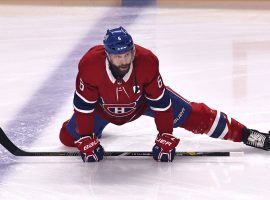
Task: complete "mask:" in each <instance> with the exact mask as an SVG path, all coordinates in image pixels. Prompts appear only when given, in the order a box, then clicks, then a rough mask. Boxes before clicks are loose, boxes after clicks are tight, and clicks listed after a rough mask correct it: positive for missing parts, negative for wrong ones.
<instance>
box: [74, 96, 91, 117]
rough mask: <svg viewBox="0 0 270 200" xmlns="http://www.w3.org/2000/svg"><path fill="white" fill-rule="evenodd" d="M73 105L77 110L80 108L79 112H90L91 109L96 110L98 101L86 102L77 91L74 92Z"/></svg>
mask: <svg viewBox="0 0 270 200" xmlns="http://www.w3.org/2000/svg"><path fill="white" fill-rule="evenodd" d="M73 105H74V108H75V109H76V110H78V111H79V112H82V111H85V112H86V113H89V112H90V111H92V110H94V108H95V106H96V103H95V102H94V101H93V102H91V103H90V102H89V101H88V102H85V101H84V100H83V99H82V98H81V97H80V96H79V95H78V93H77V92H75V94H74V98H73ZM85 112H83V113H85Z"/></svg>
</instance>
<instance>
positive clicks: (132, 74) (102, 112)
mask: <svg viewBox="0 0 270 200" xmlns="http://www.w3.org/2000/svg"><path fill="white" fill-rule="evenodd" d="M135 49H136V54H135V58H134V60H133V62H132V64H131V66H130V69H129V71H128V73H127V74H126V75H125V76H124V77H123V79H122V80H116V79H115V78H114V76H113V75H112V73H111V71H110V69H109V62H108V60H107V58H106V54H105V49H104V47H103V45H98V46H95V47H93V48H91V49H90V50H89V51H88V52H87V53H86V54H85V55H84V56H83V57H82V59H81V61H80V63H79V72H78V75H77V79H76V91H75V94H74V102H73V103H74V110H75V117H76V122H77V131H78V132H79V133H80V134H81V135H86V134H89V133H92V132H93V126H94V115H95V114H97V115H99V116H100V117H102V118H103V119H105V120H107V121H109V122H111V123H113V124H116V125H122V124H124V123H127V122H130V121H133V120H135V119H136V118H138V117H139V116H141V115H142V114H143V113H144V112H145V110H146V109H147V108H150V109H151V110H152V111H153V112H154V117H155V123H156V126H157V130H158V132H161V133H163V132H167V133H172V130H173V113H172V108H171V99H170V97H169V95H168V94H167V93H166V90H165V86H164V84H163V81H162V78H161V76H160V73H159V69H158V68H159V63H158V59H157V57H156V56H155V55H154V54H153V53H152V52H151V51H149V50H147V49H145V48H143V47H141V46H139V45H135Z"/></svg>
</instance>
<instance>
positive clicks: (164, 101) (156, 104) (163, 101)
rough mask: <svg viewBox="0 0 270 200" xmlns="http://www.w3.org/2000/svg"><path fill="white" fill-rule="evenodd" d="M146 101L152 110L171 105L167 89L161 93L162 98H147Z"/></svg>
mask: <svg viewBox="0 0 270 200" xmlns="http://www.w3.org/2000/svg"><path fill="white" fill-rule="evenodd" d="M147 102H148V105H149V106H150V108H151V109H152V110H155V111H165V110H167V109H168V108H169V107H170V105H171V98H170V95H169V93H168V91H164V92H163V94H162V98H160V99H159V100H157V101H156V100H150V99H147Z"/></svg>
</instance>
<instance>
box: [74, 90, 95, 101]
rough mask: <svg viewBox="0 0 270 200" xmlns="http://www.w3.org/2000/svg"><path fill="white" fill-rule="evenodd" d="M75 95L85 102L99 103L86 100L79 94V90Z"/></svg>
mask: <svg viewBox="0 0 270 200" xmlns="http://www.w3.org/2000/svg"><path fill="white" fill-rule="evenodd" d="M75 94H76V95H77V96H78V97H80V98H81V99H82V100H83V101H84V102H86V103H92V104H93V103H96V102H97V101H88V100H87V99H86V98H84V97H83V96H82V95H80V93H79V92H77V90H76V91H75Z"/></svg>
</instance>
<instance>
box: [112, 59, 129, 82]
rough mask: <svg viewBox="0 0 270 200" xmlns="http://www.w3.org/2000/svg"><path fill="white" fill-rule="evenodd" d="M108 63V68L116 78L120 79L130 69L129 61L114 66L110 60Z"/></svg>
mask: <svg viewBox="0 0 270 200" xmlns="http://www.w3.org/2000/svg"><path fill="white" fill-rule="evenodd" d="M109 64H110V70H111V72H112V74H113V76H114V77H115V78H116V79H122V78H123V77H124V76H125V75H126V74H127V73H128V71H129V69H130V65H131V63H129V64H126V65H120V66H116V65H114V64H112V63H111V62H109Z"/></svg>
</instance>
